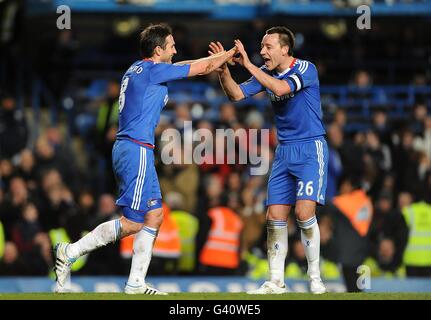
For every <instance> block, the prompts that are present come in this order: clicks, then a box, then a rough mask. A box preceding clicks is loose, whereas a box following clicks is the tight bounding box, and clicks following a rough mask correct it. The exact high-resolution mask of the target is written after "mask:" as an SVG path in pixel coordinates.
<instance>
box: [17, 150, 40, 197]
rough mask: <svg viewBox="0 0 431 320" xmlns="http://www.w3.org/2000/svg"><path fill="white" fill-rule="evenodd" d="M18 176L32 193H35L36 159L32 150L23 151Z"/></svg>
mask: <svg viewBox="0 0 431 320" xmlns="http://www.w3.org/2000/svg"><path fill="white" fill-rule="evenodd" d="M17 174H18V175H19V176H21V177H23V179H24V180H25V182H26V184H27V188H28V189H29V190H30V191H31V192H35V191H36V188H37V176H36V167H35V159H34V155H33V152H32V151H31V150H30V149H24V150H22V151H21V154H20V160H19V166H18V170H17Z"/></svg>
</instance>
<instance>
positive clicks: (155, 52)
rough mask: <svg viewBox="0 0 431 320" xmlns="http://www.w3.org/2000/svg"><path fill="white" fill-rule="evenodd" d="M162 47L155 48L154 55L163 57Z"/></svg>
mask: <svg viewBox="0 0 431 320" xmlns="http://www.w3.org/2000/svg"><path fill="white" fill-rule="evenodd" d="M162 51H163V50H162V47H161V46H157V47H155V48H154V54H155V55H158V56H161V55H162Z"/></svg>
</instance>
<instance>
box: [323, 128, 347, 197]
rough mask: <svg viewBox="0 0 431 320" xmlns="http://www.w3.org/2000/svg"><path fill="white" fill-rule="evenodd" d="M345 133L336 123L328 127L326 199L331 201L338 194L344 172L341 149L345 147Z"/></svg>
mask: <svg viewBox="0 0 431 320" xmlns="http://www.w3.org/2000/svg"><path fill="white" fill-rule="evenodd" d="M343 139H344V136H343V132H342V131H341V128H340V127H339V125H337V124H336V123H332V124H331V125H330V126H329V127H328V154H329V156H328V158H329V159H328V182H327V187H326V199H327V200H328V201H331V199H332V198H333V197H335V196H336V195H337V194H338V179H339V177H340V176H341V174H342V172H343V163H342V162H341V156H340V153H339V149H340V148H341V147H342V145H343Z"/></svg>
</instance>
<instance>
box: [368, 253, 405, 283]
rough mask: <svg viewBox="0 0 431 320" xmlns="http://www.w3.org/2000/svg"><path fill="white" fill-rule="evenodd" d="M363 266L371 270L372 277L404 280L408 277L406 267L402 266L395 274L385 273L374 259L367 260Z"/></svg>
mask: <svg viewBox="0 0 431 320" xmlns="http://www.w3.org/2000/svg"><path fill="white" fill-rule="evenodd" d="M362 264H363V265H366V266H367V267H369V268H370V271H371V273H370V275H371V277H384V278H387V279H393V278H404V277H405V275H406V269H405V266H403V265H401V266H400V267H398V269H397V270H395V271H394V272H391V271H384V270H382V269H381V268H380V266H379V264H378V263H377V261H376V260H375V259H374V258H372V257H368V258H367V259H365V261H364V262H363V263H362Z"/></svg>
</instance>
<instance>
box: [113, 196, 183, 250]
mask: <svg viewBox="0 0 431 320" xmlns="http://www.w3.org/2000/svg"><path fill="white" fill-rule="evenodd" d="M170 212H171V209H170V208H169V207H168V206H167V205H166V204H165V203H163V222H162V224H161V226H160V229H159V232H158V235H157V238H156V241H155V242H154V247H153V257H161V258H179V257H180V255H181V241H180V234H179V229H178V226H177V223H176V222H175V220H174V219H172V217H171V215H170ZM134 239H135V237H134V235H131V236H128V237H125V238H123V239H121V243H120V250H121V255H122V256H123V258H131V257H132V254H133V241H134Z"/></svg>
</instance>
